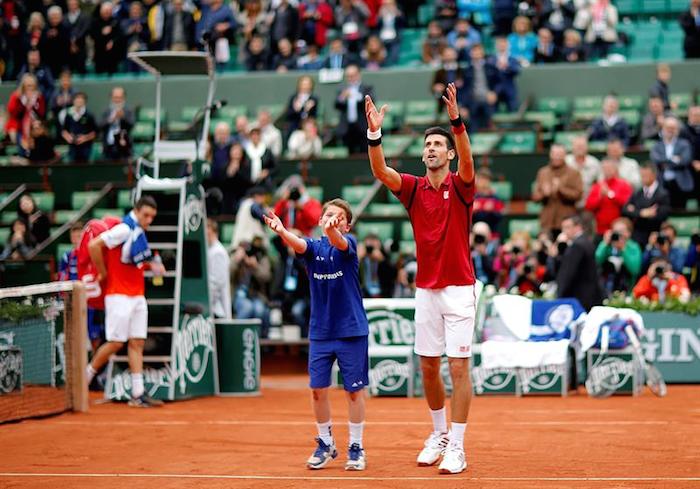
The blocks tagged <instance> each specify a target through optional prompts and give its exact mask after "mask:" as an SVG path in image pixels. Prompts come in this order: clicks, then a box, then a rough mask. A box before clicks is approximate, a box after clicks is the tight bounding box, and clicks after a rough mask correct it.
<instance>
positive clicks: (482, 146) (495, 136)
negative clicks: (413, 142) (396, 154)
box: [418, 132, 501, 156]
mask: <svg viewBox="0 0 700 489" xmlns="http://www.w3.org/2000/svg"><path fill="white" fill-rule="evenodd" d="M500 139H501V134H499V133H495V132H487V133H478V134H474V135H473V136H470V137H469V140H470V141H471V145H472V152H473V153H474V154H477V155H482V154H486V153H490V152H491V151H492V150H493V148H495V147H496V145H497V144H498V141H499V140H500ZM418 142H420V149H421V152H420V153H419V156H422V155H423V140H422V139H419V140H418Z"/></svg>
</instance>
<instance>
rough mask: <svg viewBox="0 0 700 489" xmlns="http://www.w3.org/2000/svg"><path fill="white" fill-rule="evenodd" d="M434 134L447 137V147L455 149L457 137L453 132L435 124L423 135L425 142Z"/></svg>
mask: <svg viewBox="0 0 700 489" xmlns="http://www.w3.org/2000/svg"><path fill="white" fill-rule="evenodd" d="M433 134H435V135H437V136H443V137H445V139H447V149H455V139H454V138H453V137H452V133H451V132H450V131H448V130H447V129H443V128H442V127H437V126H435V127H429V128H428V129H426V130H425V135H424V136H423V142H425V140H426V139H428V136H432V135H433Z"/></svg>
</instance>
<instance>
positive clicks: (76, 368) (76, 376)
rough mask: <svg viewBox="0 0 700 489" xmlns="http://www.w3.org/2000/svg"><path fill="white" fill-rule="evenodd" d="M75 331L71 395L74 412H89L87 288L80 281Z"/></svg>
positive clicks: (76, 287)
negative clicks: (86, 372) (86, 370)
mask: <svg viewBox="0 0 700 489" xmlns="http://www.w3.org/2000/svg"><path fill="white" fill-rule="evenodd" d="M71 307H72V309H73V310H72V313H73V314H72V315H73V321H72V324H71V327H72V329H73V331H72V334H71V338H70V342H71V351H72V352H73V355H72V356H71V359H70V362H71V365H72V367H73V368H72V370H73V372H72V376H73V392H72V393H71V396H72V399H71V400H72V402H73V411H77V412H81V413H84V412H87V410H88V386H87V378H86V374H85V369H86V368H87V343H86V342H87V299H86V297H85V286H84V285H83V283H82V282H80V281H74V282H73V301H72V304H71Z"/></svg>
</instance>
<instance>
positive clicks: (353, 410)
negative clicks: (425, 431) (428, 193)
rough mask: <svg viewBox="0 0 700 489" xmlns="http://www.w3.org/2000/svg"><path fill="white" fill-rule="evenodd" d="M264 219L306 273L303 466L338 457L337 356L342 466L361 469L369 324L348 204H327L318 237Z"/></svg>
mask: <svg viewBox="0 0 700 489" xmlns="http://www.w3.org/2000/svg"><path fill="white" fill-rule="evenodd" d="M265 222H266V223H267V225H268V226H269V227H270V229H272V230H273V231H274V232H275V233H277V234H278V235H279V236H280V237H281V238H282V239H283V240H284V242H285V243H287V244H288V245H289V246H291V247H292V248H294V251H295V252H296V254H297V255H298V256H300V257H301V258H302V259H303V261H304V263H305V264H306V270H307V272H308V275H309V286H310V288H311V319H310V321H309V386H310V387H311V392H312V404H313V410H314V415H315V416H316V426H317V428H318V438H316V444H317V446H316V449H315V450H314V452H313V453H312V454H311V456H310V457H309V459H308V460H307V462H306V465H307V467H308V468H310V469H321V468H323V467H325V466H326V465H327V464H328V463H329V462H330V461H331V460H333V459H334V458H336V457H337V456H338V451H337V450H336V447H335V441H334V439H333V434H332V432H331V404H330V401H329V399H328V387H330V385H331V372H332V367H333V362H334V361H335V360H336V359H337V360H338V366H339V367H340V373H341V374H342V376H343V388H344V389H345V392H346V396H347V400H348V411H349V413H348V414H349V426H348V428H349V432H350V440H349V443H348V459H347V462H346V464H345V470H365V466H366V462H365V451H364V448H363V445H362V431H363V428H364V420H365V398H364V393H363V389H364V387H365V386H366V385H368V384H369V358H368V355H367V347H368V342H367V336H368V335H369V325H368V324H367V315H366V314H365V309H364V307H363V306H362V290H361V288H360V263H359V260H358V258H357V241H356V240H355V237H354V236H352V235H350V234H348V232H349V231H350V223H351V222H352V211H351V209H350V205H349V204H348V203H347V202H345V201H344V200H341V199H334V200H331V201H329V202H326V204H325V205H324V206H323V209H322V211H321V219H320V222H319V224H320V226H321V229H322V230H323V236H322V237H321V238H320V239H310V238H300V237H298V236H297V235H296V234H294V233H292V232H290V231H288V230H287V229H285V227H284V225H283V224H282V221H280V218H279V217H277V216H276V215H275V214H274V213H272V212H270V215H269V216H265Z"/></svg>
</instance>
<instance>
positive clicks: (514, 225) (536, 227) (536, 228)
mask: <svg viewBox="0 0 700 489" xmlns="http://www.w3.org/2000/svg"><path fill="white" fill-rule="evenodd" d="M517 231H527V232H528V233H529V234H530V236H532V237H533V238H534V237H535V236H537V234H538V233H539V232H540V221H539V219H512V220H511V221H510V222H509V223H508V235H509V236H512V234H513V233H515V232H517Z"/></svg>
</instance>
